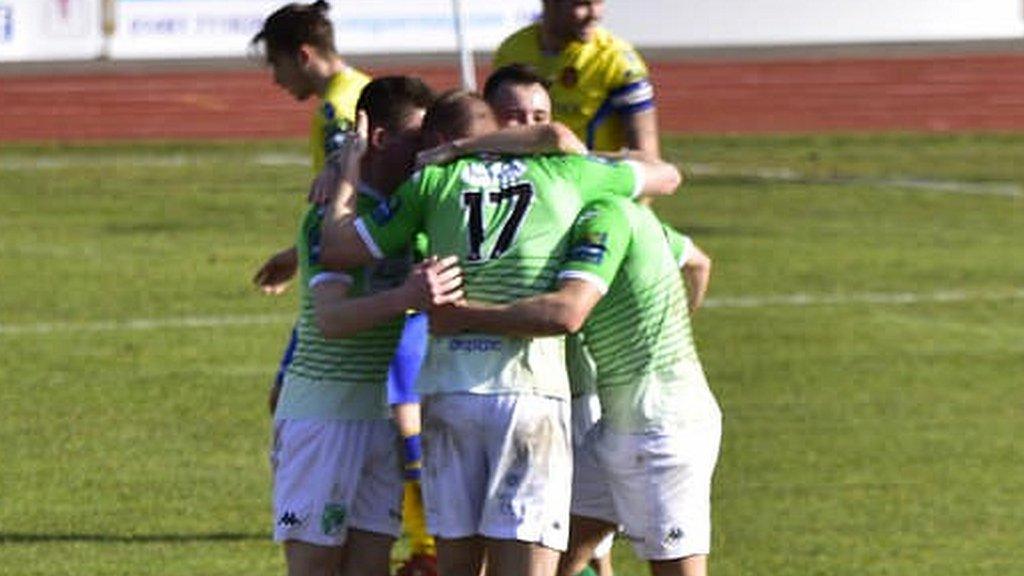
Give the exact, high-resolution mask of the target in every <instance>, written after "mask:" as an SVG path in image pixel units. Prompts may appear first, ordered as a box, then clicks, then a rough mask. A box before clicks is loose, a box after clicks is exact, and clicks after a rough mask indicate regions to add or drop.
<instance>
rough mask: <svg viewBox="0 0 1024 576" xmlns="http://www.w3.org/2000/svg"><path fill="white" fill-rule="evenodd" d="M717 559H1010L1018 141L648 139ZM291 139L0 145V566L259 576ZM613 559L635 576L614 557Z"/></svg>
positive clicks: (724, 564) (738, 564) (1021, 297)
mask: <svg viewBox="0 0 1024 576" xmlns="http://www.w3.org/2000/svg"><path fill="white" fill-rule="evenodd" d="M666 153H667V156H668V157H669V158H670V159H672V160H673V161H676V162H677V163H678V164H680V165H682V166H685V167H686V168H687V171H688V172H689V174H690V181H689V182H688V184H687V186H686V187H685V189H683V190H682V191H681V192H680V194H679V195H678V196H677V197H676V198H673V199H669V200H662V201H659V202H658V203H657V205H656V206H657V210H658V211H659V212H660V213H661V214H662V215H663V217H665V218H666V219H667V220H669V221H670V222H672V223H673V224H675V225H676V226H678V227H679V228H681V229H682V230H685V231H688V232H690V233H691V234H692V235H693V237H694V238H695V239H696V241H697V242H698V243H699V244H700V245H701V246H702V247H704V248H705V249H706V250H707V251H708V252H709V253H710V254H711V255H712V257H713V258H714V261H715V267H714V273H713V279H712V285H711V291H710V300H709V302H708V305H707V307H706V308H705V309H704V310H702V311H701V312H700V313H699V314H698V316H697V318H696V320H695V329H696V332H697V339H698V345H699V348H700V351H701V354H702V358H703V361H704V363H705V367H706V370H707V372H708V376H709V379H710V382H711V384H712V386H713V388H714V390H715V393H716V394H717V396H718V398H719V401H720V403H721V404H722V408H723V411H724V413H725V429H724V441H723V447H722V453H721V458H720V461H719V466H718V470H717V476H716V479H715V493H714V507H713V511H714V522H715V524H714V526H715V538H714V552H713V555H712V562H711V567H712V571H713V573H715V574H718V575H720V576H722V575H750V574H753V575H758V574H771V575H773V576H774V575H793V576H807V575H812V574H821V575H832V574H858V575H864V574H875V575H889V574H892V575H897V574H898V575H906V574H922V575H924V574H935V573H941V572H945V571H948V570H950V567H955V568H953V569H954V570H956V571H959V572H964V573H968V574H990V575H993V576H995V575H999V576H1003V575H1006V574H1019V573H1024V559H1022V558H1021V555H1020V554H1019V553H1018V552H1017V550H1018V548H1019V538H1020V530H1021V528H1022V526H1024V496H1022V494H1024V447H1022V445H1021V440H1020V438H1021V437H1022V436H1024V419H1022V418H1021V413H1020V410H1021V406H1022V405H1024V392H1022V391H1021V386H1020V384H1021V383H1022V377H1021V374H1022V369H1024V165H1022V164H1021V163H1020V162H1019V161H1017V160H1018V159H1020V158H1022V157H1024V137H1022V136H955V137H954V136H856V137H841V136H829V137H757V138H739V137H728V138H724V137H723V138H705V137H701V138H668V139H667V140H666ZM303 155H304V151H303V148H302V145H301V143H297V142H277V143H263V144H254V145H250V144H245V145H242V144H238V143H230V144H125V145H109V146H82V147H77V146H76V147H51V146H5V147H2V148H0V282H2V283H3V287H2V289H0V366H2V369H0V446H3V449H2V452H0V454H2V460H0V461H2V466H0V574H12V575H13V574H18V575H34V574H96V575H100V574H103V575H107V574H110V575H113V574H132V575H140V574H181V575H192V574H210V575H213V574H225V575H227V574H243V573H244V574H278V573H281V572H282V571H283V562H282V559H281V555H280V553H279V551H278V550H277V549H276V548H275V547H274V546H273V545H272V544H271V543H270V542H269V536H268V535H269V527H270V520H271V519H270V512H269V498H268V494H269V474H268V465H267V457H266V453H267V452H266V448H267V444H268V431H269V420H268V417H267V414H266V402H265V400H266V389H267V385H268V383H269V381H270V378H271V375H272V374H273V371H274V369H275V367H276V362H277V359H278V356H279V354H280V351H281V348H282V346H283V345H284V342H285V339H286V336H287V330H288V328H289V326H290V323H291V318H292V316H293V314H294V310H295V307H296V303H295V297H294V294H290V295H288V296H284V297H280V298H266V297H260V296H258V295H257V294H255V293H254V291H253V290H252V289H251V287H250V286H249V283H248V279H249V277H250V276H251V274H252V272H253V271H254V270H255V267H256V266H257V265H258V264H259V262H261V260H262V259H263V257H265V256H266V255H268V254H269V253H270V252H271V251H272V250H274V249H276V248H278V247H283V246H285V245H287V244H288V243H289V242H291V240H292V235H293V233H294V228H295V225H296V222H297V219H298V217H299V214H300V213H301V211H302V210H303V206H302V201H301V200H302V196H303V192H304V183H305V182H307V181H308V179H309V174H308V168H307V167H305V166H303V165H302V164H301V159H302V158H303ZM616 552H617V560H616V564H617V567H618V573H619V574H621V575H623V576H631V575H633V574H645V573H646V571H645V570H644V569H643V568H642V565H641V564H639V563H637V562H636V561H635V560H634V559H633V558H632V554H631V552H630V551H629V549H628V546H625V545H623V544H622V543H619V544H618V545H617V548H616Z"/></svg>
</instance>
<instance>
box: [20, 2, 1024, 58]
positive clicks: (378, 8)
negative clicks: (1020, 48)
mask: <svg viewBox="0 0 1024 576" xmlns="http://www.w3.org/2000/svg"><path fill="white" fill-rule="evenodd" d="M284 3H286V2H285V0H0V61H30V60H69V59H70V60H74V59H91V58H96V57H98V56H100V55H101V53H104V48H106V49H107V50H106V52H105V53H106V55H108V56H109V57H111V58H115V59H117V58H121V59H131V58H160V59H176V58H206V57H240V56H244V55H245V54H246V51H247V48H248V44H249V40H250V39H251V38H252V36H253V34H255V33H256V31H257V30H258V29H259V27H260V24H261V23H262V22H263V19H264V18H265V17H266V16H267V15H268V14H270V13H271V12H272V11H274V10H275V9H277V8H278V7H280V6H281V5H283V4H284ZM104 4H109V7H110V9H111V12H112V16H113V18H112V20H113V22H114V28H113V35H112V36H111V37H110V38H109V39H108V40H107V43H106V44H105V43H104V37H103V17H102V14H101V12H102V9H103V8H102V7H103V5H104ZM463 4H464V6H465V13H466V17H467V26H466V30H467V31H468V41H469V45H470V46H471V47H472V48H473V49H475V50H491V49H493V48H495V47H496V46H497V44H498V42H500V41H501V39H502V38H504V37H505V36H506V35H507V34H508V33H509V32H511V31H513V30H515V29H516V28H518V27H519V26H522V25H524V24H525V23H527V22H529V21H531V20H532V19H534V18H535V17H536V16H537V14H538V12H539V10H540V0H463ZM332 5H333V8H332V11H331V14H330V16H331V18H332V19H333V20H334V22H335V28H336V30H337V40H338V48H339V50H340V51H341V52H342V53H343V54H357V53H378V54H386V53H412V52H453V51H455V49H456V44H455V34H454V26H453V22H452V1H451V0H335V1H334V2H332ZM606 11H607V16H606V24H607V26H608V27H609V28H611V29H612V30H614V31H615V32H616V33H617V34H618V35H620V36H622V37H623V38H626V39H628V40H630V41H631V42H633V43H634V44H635V45H637V46H639V47H641V48H644V47H652V48H653V47H715V46H737V45H755V46H756V45H779V44H843V43H851V42H852V43H870V42H931V41H955V40H1006V39H1024V0H607V1H606Z"/></svg>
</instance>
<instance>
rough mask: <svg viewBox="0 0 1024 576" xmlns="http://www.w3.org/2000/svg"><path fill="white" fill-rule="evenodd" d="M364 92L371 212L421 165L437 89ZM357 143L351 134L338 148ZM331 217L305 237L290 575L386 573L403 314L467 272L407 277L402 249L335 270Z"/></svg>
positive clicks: (287, 424) (295, 364) (439, 295)
mask: <svg viewBox="0 0 1024 576" xmlns="http://www.w3.org/2000/svg"><path fill="white" fill-rule="evenodd" d="M363 96H366V97H367V102H366V103H365V104H364V108H365V109H366V110H367V111H368V113H369V115H370V117H371V120H370V121H371V124H372V127H373V143H372V151H371V152H370V153H368V154H367V155H366V156H365V161H366V170H365V172H364V173H365V174H366V178H365V180H364V181H362V182H361V183H360V192H359V200H358V203H359V210H360V211H361V212H371V211H372V210H373V209H374V208H376V207H377V206H378V205H379V204H380V203H381V202H382V201H383V200H384V199H385V198H386V196H385V195H386V193H387V191H390V190H391V189H393V188H394V185H395V184H397V182H398V180H400V179H401V174H402V173H403V171H404V172H408V170H409V168H410V167H411V162H412V158H413V154H414V153H415V150H416V145H417V144H416V143H417V142H418V127H419V124H420V122H421V119H422V114H423V110H424V107H425V106H426V104H427V103H428V102H429V101H430V100H431V99H432V97H433V95H432V94H431V93H430V91H429V89H427V88H426V87H425V86H424V85H423V84H422V83H421V82H415V81H412V80H410V79H405V78H383V79H379V80H376V81H374V82H371V83H370V84H369V85H367V87H366V88H365V89H364V91H363ZM370 100H373V104H371V103H370V102H369V101H370ZM360 101H361V102H362V100H360ZM356 143H358V139H347V140H346V139H345V138H342V139H341V142H340V146H339V152H340V151H343V150H344V149H345V148H346V147H351V146H353V145H355V144H356ZM375 186H376V188H375ZM323 214H324V208H323V206H316V205H314V206H313V207H312V208H310V210H309V212H308V213H307V214H306V216H305V218H304V220H303V224H302V229H301V231H300V233H299V236H298V242H297V248H298V256H299V265H300V273H301V274H300V277H301V279H302V284H301V301H302V306H301V314H300V319H299V323H298V325H297V329H296V331H297V334H298V343H297V346H296V349H295V354H294V358H293V361H292V363H291V364H290V365H289V366H288V368H287V370H286V374H285V379H284V380H285V381H284V386H283V389H282V393H281V400H280V403H279V405H278V406H277V410H276V412H275V446H274V462H275V466H274V506H275V516H276V518H277V525H276V526H275V539H276V540H278V541H283V542H284V543H285V554H286V558H287V560H288V565H289V571H290V572H291V573H295V574H320V573H323V574H332V573H334V572H335V571H337V570H338V569H339V567H340V570H341V573H343V574H381V575H383V574H387V573H388V568H389V564H390V562H389V554H390V549H391V543H392V542H393V540H394V538H395V537H396V536H397V535H398V533H399V526H398V519H399V518H400V517H401V513H400V509H401V504H402V493H403V478H402V475H401V468H400V464H399V459H398V453H397V452H396V451H395V445H396V443H397V442H398V438H397V436H396V434H395V429H394V428H393V426H392V424H391V423H390V422H389V419H388V417H387V415H388V411H387V397H386V396H387V395H386V389H385V386H384V384H385V381H386V378H387V373H388V365H389V361H390V359H391V357H392V355H393V353H394V351H395V346H396V344H397V343H398V341H399V334H400V329H401V324H402V317H403V316H404V313H405V310H406V309H409V308H425V307H427V306H429V305H431V304H436V303H437V302H439V301H441V300H442V299H443V298H445V297H448V298H454V297H457V296H458V291H457V285H458V283H459V280H458V278H457V269H452V268H450V266H451V264H452V262H453V261H451V260H448V261H440V262H436V261H431V262H428V263H427V264H425V265H423V266H421V267H419V268H417V269H416V270H414V273H413V274H410V275H409V276H408V277H407V278H406V280H405V281H404V283H401V281H402V278H403V277H405V274H406V271H407V270H408V269H409V261H408V257H406V256H404V255H402V256H401V257H398V258H396V259H393V260H385V261H382V262H380V263H378V264H376V265H374V266H372V267H368V268H366V269H362V270H353V271H350V272H348V273H346V274H339V273H337V272H330V271H327V270H325V269H324V268H323V267H322V262H321V258H320V256H321V244H320V238H321V226H322V223H323ZM396 286H397V287H396ZM342 562H344V564H342Z"/></svg>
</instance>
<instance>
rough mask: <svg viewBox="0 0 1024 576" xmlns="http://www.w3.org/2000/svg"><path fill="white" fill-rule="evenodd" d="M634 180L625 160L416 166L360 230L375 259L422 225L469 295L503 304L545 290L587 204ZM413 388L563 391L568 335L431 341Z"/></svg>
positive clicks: (475, 160) (620, 192)
mask: <svg viewBox="0 0 1024 576" xmlns="http://www.w3.org/2000/svg"><path fill="white" fill-rule="evenodd" d="M640 183H641V179H640V178H638V176H637V173H636V168H635V166H634V165H633V164H632V163H630V162H608V161H605V160H600V159H596V158H591V157H586V156H556V155H553V156H531V157H494V156H479V157H470V158H462V159H460V160H458V161H456V162H453V163H451V164H447V165H444V166H428V167H426V168H424V169H423V170H421V171H420V172H417V173H416V174H415V175H414V176H413V178H412V179H410V180H409V181H407V182H405V183H404V184H403V185H402V186H400V187H399V188H398V190H397V191H396V192H395V194H394V195H393V196H392V198H391V202H390V209H389V210H387V211H383V210H378V211H376V212H374V213H373V214H371V215H369V216H367V217H364V218H360V219H358V220H357V221H356V228H357V230H358V231H359V233H360V235H361V237H362V238H363V240H364V242H365V243H366V245H367V247H368V248H369V250H370V251H371V252H373V253H374V254H375V255H377V256H383V255H385V254H394V253H396V252H398V251H401V250H402V249H403V246H405V245H407V244H408V243H409V241H410V239H411V238H412V237H413V235H414V234H415V233H416V232H418V231H424V232H426V235H427V237H428V238H429V242H430V249H431V252H432V253H434V254H439V255H449V254H455V255H457V256H458V257H459V258H460V264H461V266H462V268H463V274H464V287H465V291H466V297H467V298H470V299H474V300H480V301H484V302H492V303H503V302H508V301H511V300H514V299H517V298H523V297H528V296H533V295H535V294H540V293H543V292H547V291H549V290H551V289H552V288H553V287H554V284H555V282H556V277H557V274H558V270H559V268H560V266H561V255H562V254H563V253H564V251H565V249H566V246H567V241H568V232H569V229H570V228H571V227H572V223H573V221H574V220H575V218H576V215H577V213H578V212H579V210H580V209H581V208H582V207H583V205H584V204H585V203H586V202H588V201H591V200H594V199H598V198H607V197H612V196H621V197H631V196H633V195H635V193H636V192H637V188H638V185H639V184H640ZM419 387H420V391H421V392H422V393H425V394H434V393H447V392H469V393H478V394H500V393H529V394H539V395H545V396H554V397H559V398H564V397H567V396H568V392H569V386H568V382H567V379H566V376H565V357H564V338H562V337H548V338H514V337H506V336H499V335H491V334H461V335H458V336H454V337H447V338H431V340H430V345H429V347H428V351H427V358H426V360H425V361H424V364H423V369H422V371H421V372H420V379H419Z"/></svg>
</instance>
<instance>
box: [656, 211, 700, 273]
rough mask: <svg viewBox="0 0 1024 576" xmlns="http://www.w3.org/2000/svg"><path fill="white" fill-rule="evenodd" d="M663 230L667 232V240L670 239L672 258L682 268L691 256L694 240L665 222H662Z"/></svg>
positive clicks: (669, 245)
mask: <svg viewBox="0 0 1024 576" xmlns="http://www.w3.org/2000/svg"><path fill="white" fill-rule="evenodd" d="M661 230H662V232H664V233H665V240H667V241H668V247H669V250H671V251H672V259H673V260H675V262H676V264H677V265H678V266H679V267H680V268H682V267H683V264H686V260H687V259H689V257H690V249H691V247H692V246H693V240H690V237H689V236H687V235H686V234H683V233H682V232H680V231H678V230H676V229H675V228H673V227H671V226H669V225H668V224H665V223H664V222H662V223H661Z"/></svg>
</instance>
